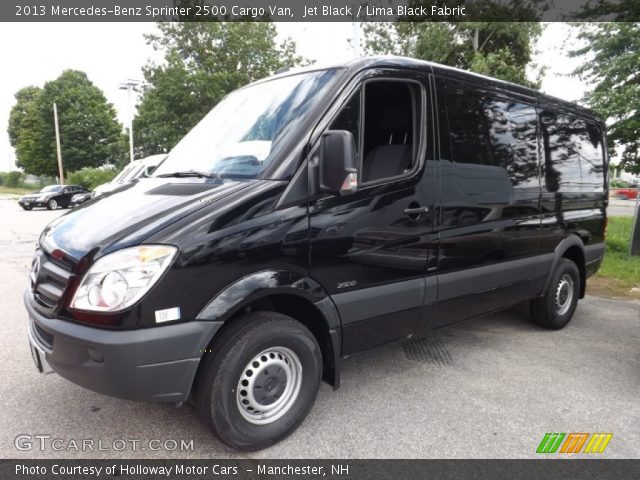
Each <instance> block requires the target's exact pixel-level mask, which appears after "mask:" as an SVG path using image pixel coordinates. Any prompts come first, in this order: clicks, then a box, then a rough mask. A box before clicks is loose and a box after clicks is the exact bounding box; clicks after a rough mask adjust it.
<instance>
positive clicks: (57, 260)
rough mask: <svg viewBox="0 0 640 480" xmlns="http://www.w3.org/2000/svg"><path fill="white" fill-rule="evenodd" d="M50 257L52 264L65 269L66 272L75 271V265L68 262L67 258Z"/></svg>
mask: <svg viewBox="0 0 640 480" xmlns="http://www.w3.org/2000/svg"><path fill="white" fill-rule="evenodd" d="M48 257H49V260H50V261H51V262H53V263H55V264H56V265H58V266H60V267H62V268H64V269H65V270H67V271H69V272H70V271H71V270H73V264H72V263H71V262H70V261H69V260H66V259H65V258H58V257H54V256H51V255H49V256H48Z"/></svg>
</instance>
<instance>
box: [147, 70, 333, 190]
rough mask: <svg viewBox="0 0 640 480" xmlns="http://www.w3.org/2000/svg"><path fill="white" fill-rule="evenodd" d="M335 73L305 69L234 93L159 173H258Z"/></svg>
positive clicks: (238, 175)
mask: <svg viewBox="0 0 640 480" xmlns="http://www.w3.org/2000/svg"><path fill="white" fill-rule="evenodd" d="M335 74H336V70H321V71H315V72H308V73H300V74H296V75H290V76H286V77H282V78H278V79H274V80H269V81H266V82H263V83H258V84H256V85H252V86H249V87H246V88H242V89H240V90H237V91H235V92H233V93H231V94H230V95H228V96H227V97H226V98H224V99H223V100H222V101H221V102H220V103H218V105H217V106H216V107H215V108H214V109H213V110H211V112H209V113H208V114H207V115H206V116H205V117H204V118H203V119H202V120H201V121H200V123H198V124H197V125H196V126H195V127H194V128H193V129H192V130H191V131H190V132H189V133H188V134H187V135H186V136H185V137H184V138H183V139H182V140H181V141H180V142H179V143H178V144H177V145H176V146H175V147H174V148H173V150H171V152H170V153H169V155H168V157H167V158H166V160H165V161H164V162H162V164H161V165H160V166H159V167H158V169H157V170H156V171H155V172H154V176H158V175H162V176H171V174H173V173H180V172H182V173H184V172H190V171H192V170H193V171H195V172H202V173H206V174H209V175H211V176H220V177H231V178H256V177H257V176H258V175H259V174H260V173H261V172H262V171H263V170H264V169H265V168H266V166H267V165H268V164H269V163H270V162H271V161H272V160H273V158H275V157H276V154H277V152H278V150H279V148H281V147H282V146H284V145H286V144H287V140H288V139H290V138H292V137H293V136H294V135H295V134H296V133H297V130H298V127H299V125H300V121H301V120H302V119H303V118H304V117H305V116H306V115H307V114H308V112H309V111H310V110H312V109H313V108H314V107H315V106H316V105H317V104H318V103H319V102H321V101H322V99H323V97H324V92H326V90H327V89H328V87H329V85H330V84H331V80H332V79H333V78H334V77H335ZM178 176H179V175H178Z"/></svg>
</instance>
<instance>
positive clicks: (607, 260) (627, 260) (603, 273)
mask: <svg viewBox="0 0 640 480" xmlns="http://www.w3.org/2000/svg"><path fill="white" fill-rule="evenodd" d="M632 228H633V218H632V217H610V218H609V226H608V228H607V250H606V253H605V255H604V261H603V262H602V266H601V267H600V270H599V271H598V276H600V277H609V278H615V279H618V280H620V282H621V283H622V286H624V287H627V288H631V287H634V286H637V285H640V256H634V257H630V256H629V243H630V242H631V229H632Z"/></svg>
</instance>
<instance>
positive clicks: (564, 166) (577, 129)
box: [540, 110, 604, 192]
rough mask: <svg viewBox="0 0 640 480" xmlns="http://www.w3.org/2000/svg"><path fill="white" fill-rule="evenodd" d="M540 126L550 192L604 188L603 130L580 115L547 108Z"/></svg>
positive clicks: (541, 117)
mask: <svg viewBox="0 0 640 480" xmlns="http://www.w3.org/2000/svg"><path fill="white" fill-rule="evenodd" d="M540 125H541V136H542V144H543V151H544V182H545V187H546V189H547V191H550V192H581V191H593V190H600V191H601V190H602V189H603V188H604V185H603V183H604V167H603V165H604V163H603V155H604V148H603V145H602V134H601V132H600V130H599V129H598V128H597V127H596V126H595V125H591V124H589V123H587V122H585V121H584V120H582V119H580V118H576V117H572V116H570V115H564V114H558V113H556V112H552V111H548V110H546V111H543V112H541V114H540Z"/></svg>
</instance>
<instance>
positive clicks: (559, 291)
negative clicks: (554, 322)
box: [555, 273, 574, 315]
mask: <svg viewBox="0 0 640 480" xmlns="http://www.w3.org/2000/svg"><path fill="white" fill-rule="evenodd" d="M573 294H574V283H573V278H572V277H571V275H569V274H568V273H565V274H564V275H563V276H562V277H561V278H560V281H559V282H558V287H557V288H556V296H555V308H556V313H557V314H558V315H564V314H565V313H567V312H568V311H569V308H571V303H572V302H573Z"/></svg>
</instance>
